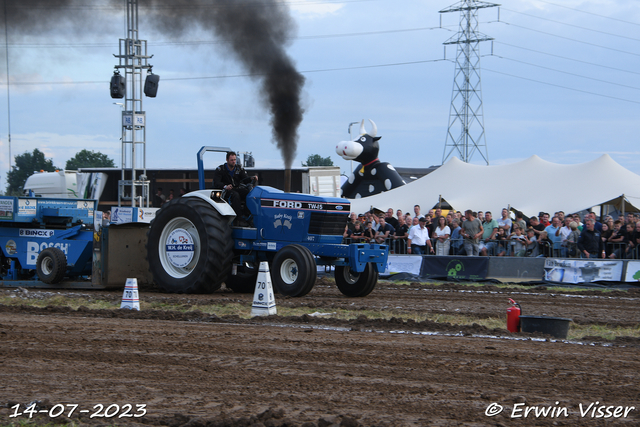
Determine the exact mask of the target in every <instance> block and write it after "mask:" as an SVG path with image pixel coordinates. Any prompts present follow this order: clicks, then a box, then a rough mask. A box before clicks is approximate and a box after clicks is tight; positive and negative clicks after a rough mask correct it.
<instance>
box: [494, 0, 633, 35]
mask: <svg viewBox="0 0 640 427" xmlns="http://www.w3.org/2000/svg"><path fill="white" fill-rule="evenodd" d="M500 9H502V10H507V11H509V12H513V13H517V14H520V15H525V16H529V17H531V18H536V19H540V20H542V21H548V22H553V23H555V24H560V25H566V26H567V27H573V28H579V29H581V30H586V31H593V32H595V33H600V34H605V35H607V36H614V37H620V38H623V39H627V40H634V41H637V42H640V39H637V38H635V37H627V36H621V35H619V34H613V33H608V32H606V31H600V30H594V29H593V28H587V27H582V26H580V25H574V24H568V23H566V22H562V21H556V20H553V19H548V18H543V17H541V16H535V15H531V14H529V13H524V12H518V11H517V10H512V9H507V8H505V7H501V8H500Z"/></svg>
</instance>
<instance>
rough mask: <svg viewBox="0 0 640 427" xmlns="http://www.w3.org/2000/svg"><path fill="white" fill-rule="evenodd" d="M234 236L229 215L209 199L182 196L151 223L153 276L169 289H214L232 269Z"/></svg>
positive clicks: (149, 249) (149, 251)
mask: <svg viewBox="0 0 640 427" xmlns="http://www.w3.org/2000/svg"><path fill="white" fill-rule="evenodd" d="M232 256H233V237H232V235H231V227H230V226H229V221H228V219H227V218H226V217H224V216H222V215H220V213H219V212H218V211H217V210H215V208H214V207H212V206H211V205H210V204H209V203H207V202H206V201H204V200H201V199H198V198H195V197H180V198H178V199H174V200H172V201H171V202H169V203H168V204H165V205H164V206H163V207H162V209H160V210H159V211H158V212H157V214H156V218H155V219H154V220H153V222H152V223H151V228H150V229H149V233H148V239H147V260H148V261H149V270H150V271H151V274H152V275H153V280H154V282H155V283H156V285H158V287H160V288H161V289H163V290H164V291H166V292H174V293H211V292H214V291H216V290H218V289H220V286H222V282H223V281H224V280H225V279H226V278H227V276H228V275H229V273H230V272H231V258H232Z"/></svg>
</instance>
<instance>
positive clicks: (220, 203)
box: [182, 190, 236, 222]
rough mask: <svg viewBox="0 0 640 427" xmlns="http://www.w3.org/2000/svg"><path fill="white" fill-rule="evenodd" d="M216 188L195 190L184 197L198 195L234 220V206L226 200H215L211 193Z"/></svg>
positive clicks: (221, 213) (223, 214) (220, 212)
mask: <svg viewBox="0 0 640 427" xmlns="http://www.w3.org/2000/svg"><path fill="white" fill-rule="evenodd" d="M213 191H216V190H195V191H191V192H189V193H187V194H185V195H184V196H182V197H197V198H199V199H202V200H204V201H206V202H207V203H209V204H210V205H211V206H212V207H213V208H214V209H215V210H216V211H218V213H219V214H220V215H222V216H224V217H227V218H228V219H229V222H231V221H233V219H234V218H235V217H236V213H235V211H234V210H233V208H232V207H231V206H230V205H229V204H228V203H227V202H225V201H224V200H222V199H219V200H213V199H212V198H211V193H213Z"/></svg>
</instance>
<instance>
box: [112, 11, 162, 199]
mask: <svg viewBox="0 0 640 427" xmlns="http://www.w3.org/2000/svg"><path fill="white" fill-rule="evenodd" d="M125 2H126V7H127V38H126V39H120V52H119V54H118V55H113V56H115V57H116V58H119V64H118V65H116V66H115V68H116V70H120V69H124V73H125V74H124V75H125V82H126V86H125V88H126V92H125V99H124V101H125V102H124V108H123V110H122V176H121V179H120V181H118V206H120V205H121V203H122V201H123V200H130V201H131V206H140V207H142V206H146V207H149V181H148V180H147V176H146V175H147V162H146V155H147V154H146V128H145V123H146V114H145V111H144V110H143V109H142V92H143V82H142V70H143V69H146V70H149V69H151V65H149V63H148V60H149V59H150V58H151V57H152V56H153V55H152V56H148V55H147V41H146V40H140V39H139V37H138V0H125ZM138 173H140V175H137V174H138Z"/></svg>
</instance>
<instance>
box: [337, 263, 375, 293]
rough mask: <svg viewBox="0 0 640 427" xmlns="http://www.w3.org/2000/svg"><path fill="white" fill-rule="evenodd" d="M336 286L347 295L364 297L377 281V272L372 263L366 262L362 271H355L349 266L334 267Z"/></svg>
mask: <svg viewBox="0 0 640 427" xmlns="http://www.w3.org/2000/svg"><path fill="white" fill-rule="evenodd" d="M335 278H336V286H338V289H339V290H340V292H342V293H343V294H344V295H346V296H348V297H365V296H367V295H369V294H370V293H371V291H373V289H374V288H375V287H376V283H378V272H377V271H376V269H375V268H374V266H373V264H371V263H367V266H366V267H365V268H364V271H363V272H362V273H355V272H353V271H352V270H351V268H349V266H345V265H340V266H337V267H336V273H335Z"/></svg>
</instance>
